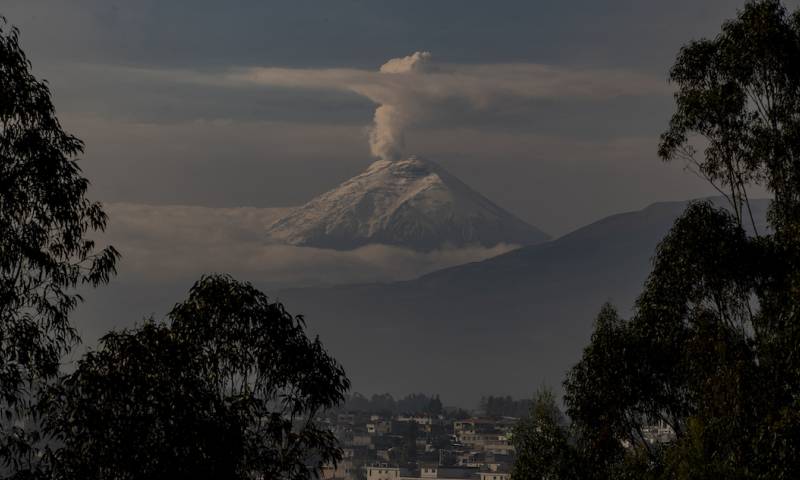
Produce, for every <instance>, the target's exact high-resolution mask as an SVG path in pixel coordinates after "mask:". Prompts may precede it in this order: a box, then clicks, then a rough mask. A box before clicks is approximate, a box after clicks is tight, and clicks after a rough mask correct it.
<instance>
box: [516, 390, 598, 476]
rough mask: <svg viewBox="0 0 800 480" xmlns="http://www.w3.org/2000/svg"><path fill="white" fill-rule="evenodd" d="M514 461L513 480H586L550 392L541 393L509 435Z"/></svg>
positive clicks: (572, 442) (571, 440)
mask: <svg viewBox="0 0 800 480" xmlns="http://www.w3.org/2000/svg"><path fill="white" fill-rule="evenodd" d="M511 438H512V441H513V444H514V449H515V450H516V452H517V459H516V462H515V464H514V469H513V471H512V473H511V478H512V480H528V479H534V478H535V479H541V480H568V479H574V478H586V477H584V476H583V475H584V474H585V468H584V465H583V464H582V463H581V462H580V460H581V459H580V458H579V457H578V455H577V449H576V447H575V445H574V439H573V438H571V432H570V431H569V429H568V428H567V426H566V422H565V419H564V415H563V413H562V412H561V410H560V409H559V408H558V405H556V401H555V397H554V396H553V393H552V392H551V391H549V390H540V391H539V392H538V393H537V395H536V397H535V398H534V399H533V402H532V404H531V407H530V413H529V415H528V416H527V417H525V418H523V419H522V420H521V421H520V422H519V423H518V424H517V425H516V426H515V427H514V430H513V432H512V437H511Z"/></svg>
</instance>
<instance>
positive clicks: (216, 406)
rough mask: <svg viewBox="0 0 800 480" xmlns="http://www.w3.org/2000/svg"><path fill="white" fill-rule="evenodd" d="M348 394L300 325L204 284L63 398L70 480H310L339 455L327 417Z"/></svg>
mask: <svg viewBox="0 0 800 480" xmlns="http://www.w3.org/2000/svg"><path fill="white" fill-rule="evenodd" d="M349 386H350V383H349V381H348V379H347V377H346V376H345V373H344V370H343V369H342V367H341V366H340V365H339V364H338V363H337V362H336V361H335V360H334V359H333V358H332V357H331V356H330V355H329V354H328V353H327V352H326V350H325V349H324V347H323V345H322V343H321V342H320V341H319V339H318V338H314V339H311V338H309V337H308V336H307V335H306V333H305V324H304V321H303V318H302V317H299V316H298V317H295V316H292V315H291V314H289V313H288V312H286V310H285V309H284V307H283V305H281V304H280V303H277V302H270V301H269V300H268V298H267V297H266V296H265V295H264V294H263V293H262V292H260V291H258V290H257V289H255V288H254V287H252V286H251V285H250V284H247V283H241V282H238V281H236V280H234V279H232V278H230V277H228V276H220V275H213V276H207V277H203V278H202V279H201V280H200V281H198V282H197V283H196V284H195V285H194V287H192V289H191V291H190V293H189V297H188V298H187V299H186V300H185V301H184V302H182V303H180V304H178V305H176V306H175V307H174V308H173V310H172V311H171V313H170V314H169V318H168V322H166V323H156V322H153V321H148V322H145V323H144V324H143V325H141V326H140V327H137V328H135V329H132V330H123V331H120V332H113V333H110V334H108V335H106V336H105V337H104V338H103V339H102V340H101V344H100V348H99V349H98V350H96V351H93V352H90V353H88V354H87V355H86V356H85V357H84V358H83V359H82V360H80V361H79V363H78V368H77V369H76V371H75V372H74V373H73V374H71V375H70V376H69V377H68V378H67V379H66V380H65V382H64V383H63V385H62V388H60V389H58V390H56V391H55V397H56V398H54V401H53V405H54V407H55V412H54V414H53V416H52V417H51V418H50V424H49V427H50V428H51V429H52V431H54V432H60V435H59V439H60V441H61V442H63V447H62V448H61V449H59V450H58V452H57V459H58V461H57V462H56V465H57V472H56V473H57V476H58V478H66V479H101V478H103V479H108V478H114V479H117V478H119V479H128V478H130V479H139V478H148V479H152V478H170V479H181V478H186V479H189V478H242V479H244V478H275V479H278V478H285V479H307V478H310V477H311V476H313V475H315V474H319V473H320V471H321V469H322V467H323V466H325V465H329V464H336V462H338V461H339V460H341V458H342V453H341V450H340V448H339V445H338V442H337V441H336V438H335V437H334V434H333V433H332V432H331V431H330V429H329V428H327V426H326V425H325V424H324V423H321V421H320V418H319V414H320V413H322V411H323V410H326V409H329V408H332V407H335V406H336V405H339V404H340V403H342V402H343V401H344V398H345V397H344V396H345V393H346V392H347V390H348V389H349Z"/></svg>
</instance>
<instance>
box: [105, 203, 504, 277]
mask: <svg viewBox="0 0 800 480" xmlns="http://www.w3.org/2000/svg"><path fill="white" fill-rule="evenodd" d="M106 210H107V212H108V214H109V217H110V222H109V229H108V232H107V235H106V236H105V238H104V241H106V242H108V243H111V244H113V245H114V246H115V247H116V248H117V249H119V250H120V251H121V252H122V254H123V259H122V262H121V264H120V277H121V278H123V279H126V278H127V279H132V278H135V279H138V280H150V281H151V282H153V283H159V282H174V281H183V282H188V281H191V280H192V279H196V278H197V277H199V276H200V275H201V274H203V273H208V272H226V273H231V274H234V275H236V276H240V277H242V278H247V279H250V280H252V281H255V282H258V283H259V285H262V286H268V287H270V288H281V289H283V288H289V287H297V286H308V285H333V284H342V283H361V282H374V281H393V280H405V279H411V278H416V277H418V276H420V275H423V274H425V273H428V272H431V271H434V270H438V269H441V268H445V267H449V266H454V265H459V264H463V263H466V262H472V261H478V260H482V259H485V258H489V257H492V256H496V255H499V254H501V253H504V252H506V251H509V250H511V249H513V248H515V247H514V246H512V245H499V246H496V247H493V248H483V247H474V248H460V249H442V250H439V251H434V252H427V253H420V252H415V251H412V250H408V249H405V248H399V247H392V246H384V245H369V246H365V247H362V248H359V249H356V250H352V251H335V250H325V249H318V248H308V247H296V246H291V245H279V244H270V243H268V242H267V240H266V238H265V234H264V232H265V231H266V227H267V226H268V225H269V224H270V223H272V222H273V221H275V220H276V219H278V218H279V217H280V216H281V215H283V214H285V213H287V212H288V211H289V210H290V209H287V208H253V207H237V208H209V207H196V206H175V205H173V206H163V205H160V206H153V205H141V204H131V203H111V204H108V205H107V206H106Z"/></svg>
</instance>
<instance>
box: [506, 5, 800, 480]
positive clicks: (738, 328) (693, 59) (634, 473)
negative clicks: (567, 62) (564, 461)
mask: <svg viewBox="0 0 800 480" xmlns="http://www.w3.org/2000/svg"><path fill="white" fill-rule="evenodd" d="M670 78H671V79H672V81H673V82H675V84H676V85H677V93H676V96H675V98H676V111H675V114H674V115H673V117H672V119H671V121H670V125H669V129H668V130H667V131H666V132H665V133H664V135H663V136H662V138H661V144H660V147H659V154H660V155H661V156H662V157H663V158H664V159H665V160H667V161H672V160H676V159H683V160H686V161H687V162H688V163H689V166H690V168H692V169H693V170H695V171H696V173H698V174H699V175H701V176H703V177H705V178H707V179H708V180H709V181H710V182H711V183H712V184H713V185H714V186H716V187H717V188H718V189H719V191H720V192H721V193H722V194H723V195H724V196H725V197H726V198H727V200H728V203H729V205H728V208H719V207H718V206H715V205H712V204H711V203H709V202H695V203H692V204H690V205H689V207H688V208H687V210H686V211H685V212H684V213H683V215H681V217H680V218H678V219H677V220H676V222H675V224H674V226H673V227H672V229H671V230H670V232H669V234H668V235H667V236H666V237H665V238H664V239H663V240H662V242H661V243H660V244H659V246H658V248H657V251H656V253H655V257H654V260H653V269H652V271H651V273H650V275H649V277H648V279H647V281H646V283H645V285H644V289H643V292H642V294H641V295H640V296H639V298H638V299H637V301H636V304H635V308H634V310H633V314H632V316H631V318H629V319H622V318H620V317H619V316H618V315H617V313H616V312H615V311H614V310H613V308H612V307H610V306H606V307H604V308H603V310H602V311H601V313H600V315H599V316H598V319H597V322H596V324H595V331H594V334H593V336H592V339H591V341H590V344H589V346H588V347H587V348H586V349H585V350H584V353H583V356H582V358H581V360H580V362H579V363H578V364H577V365H576V366H575V367H574V368H573V369H572V370H571V371H570V373H569V375H568V377H567V381H566V382H565V389H566V395H565V402H566V405H567V410H566V412H567V414H568V415H569V417H570V418H571V420H572V426H571V428H572V431H573V436H574V439H575V440H574V442H575V445H576V449H575V452H576V455H577V456H578V457H579V458H580V460H579V463H581V462H583V463H584V464H589V465H592V466H593V467H594V470H593V471H594V472H595V473H596V474H597V475H598V478H652V479H661V478H664V479H667V478H669V479H690V478H691V479H705V478H708V479H712V478H732V479H789V478H800V464H798V462H797V461H796V459H797V458H798V455H800V415H798V414H797V412H798V411H799V410H800V318H798V311H800V294H799V292H800V150H798V149H799V148H800V147H798V146H800V11H796V12H794V13H792V14H789V13H788V12H787V11H786V9H785V8H784V7H783V6H782V5H781V4H780V2H778V1H774V0H760V1H751V2H748V3H747V4H746V5H745V6H744V8H743V9H742V10H741V11H740V12H739V14H738V16H737V18H736V19H734V20H731V21H729V22H726V23H725V24H724V25H723V26H722V31H721V33H720V34H719V35H718V36H716V37H715V38H714V39H710V40H700V41H696V42H692V43H690V44H688V45H687V46H685V47H684V48H682V49H681V52H680V54H679V55H678V58H677V60H676V63H675V65H674V67H673V68H672V70H671V73H670ZM698 137H700V138H702V139H703V140H704V142H705V144H706V146H705V147H704V150H703V152H702V155H701V156H700V158H698V156H697V155H698V151H697V147H695V146H694V145H695V142H694V141H695V139H697V138H698ZM754 184H756V185H763V186H765V187H766V188H767V189H768V190H770V191H771V192H772V193H773V194H774V198H773V200H772V201H771V204H770V213H769V217H768V220H769V229H768V230H767V231H759V230H758V228H757V225H755V222H754V221H753V219H752V215H751V214H750V210H749V204H748V193H747V191H748V188H749V187H751V186H752V185H754ZM745 227H749V228H750V229H751V234H748V233H747V231H746V230H745ZM654 423H660V424H662V425H667V426H668V427H669V430H670V431H671V432H672V434H671V439H669V440H667V441H665V440H664V439H656V438H654V437H652V436H648V435H645V434H644V431H645V427H646V426H648V425H652V424H654ZM540 439H541V437H540ZM561 446H563V440H562V439H559V438H558V437H551V438H550V440H549V443H547V444H546V445H545V447H542V448H545V449H550V450H555V451H560V450H558V449H559V448H561ZM528 454H529V453H528V452H526V451H523V452H522V456H521V458H524V457H525V456H526V455H528ZM560 464H561V463H560V460H559V457H556V458H554V459H553V465H554V466H558V465H560Z"/></svg>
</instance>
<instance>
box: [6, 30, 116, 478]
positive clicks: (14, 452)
mask: <svg viewBox="0 0 800 480" xmlns="http://www.w3.org/2000/svg"><path fill="white" fill-rule="evenodd" d="M82 152H83V143H82V142H81V141H80V140H79V139H78V138H76V137H74V136H72V135H70V134H68V133H66V132H64V130H63V129H62V128H61V125H60V124H59V121H58V119H57V118H56V115H55V109H54V107H53V104H52V102H51V99H50V91H49V89H48V87H47V84H46V83H45V82H43V81H40V80H37V79H36V78H35V77H34V76H33V74H32V73H31V64H30V62H29V61H28V59H27V58H26V56H25V54H24V52H23V51H22V49H21V48H20V45H19V31H18V30H17V29H16V28H13V27H9V26H8V24H7V23H6V20H5V18H2V17H0V418H2V420H0V472H1V471H3V470H5V471H6V472H7V473H10V474H17V473H19V474H23V473H24V472H28V473H31V472H32V470H31V469H33V468H34V467H35V465H34V463H36V460H37V459H39V458H40V455H39V454H38V453H37V452H35V451H34V450H33V448H34V446H35V444H36V443H37V442H36V440H37V437H38V435H39V433H38V432H37V429H36V428H35V427H36V425H37V423H38V419H37V415H35V413H36V412H35V406H36V401H35V400H36V396H37V393H38V392H39V391H40V390H41V389H42V388H43V385H44V384H46V383H48V382H50V381H52V380H53V379H54V378H55V377H56V376H57V375H58V373H59V361H60V359H61V358H62V356H63V355H64V354H65V353H66V352H67V351H69V349H70V348H71V347H73V346H74V345H75V344H76V343H77V342H78V341H79V339H78V335H77V333H76V332H75V329H74V328H73V327H72V325H71V323H70V320H69V315H70V313H71V312H72V311H73V310H74V309H75V307H76V306H77V304H78V302H79V301H80V300H81V297H80V296H79V295H78V293H77V292H76V288H77V287H79V286H80V285H84V284H87V285H91V286H93V287H94V286H98V285H100V284H104V283H107V282H108V280H109V276H110V275H112V274H113V273H115V263H116V261H117V259H118V257H119V254H118V253H117V251H116V250H114V248H113V247H106V248H104V249H99V248H97V246H96V245H95V243H94V241H93V240H91V239H90V238H89V237H90V236H91V234H92V233H93V232H97V231H102V230H103V229H104V228H105V226H106V214H105V213H104V212H103V210H102V208H101V206H100V204H98V203H94V202H91V201H89V200H88V199H87V198H86V190H87V187H88V185H89V182H88V181H87V180H86V179H85V178H84V177H83V176H82V174H81V170H80V168H79V167H78V164H77V160H76V158H75V157H76V156H77V155H79V154H80V153H82ZM29 427H30V428H29Z"/></svg>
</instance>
